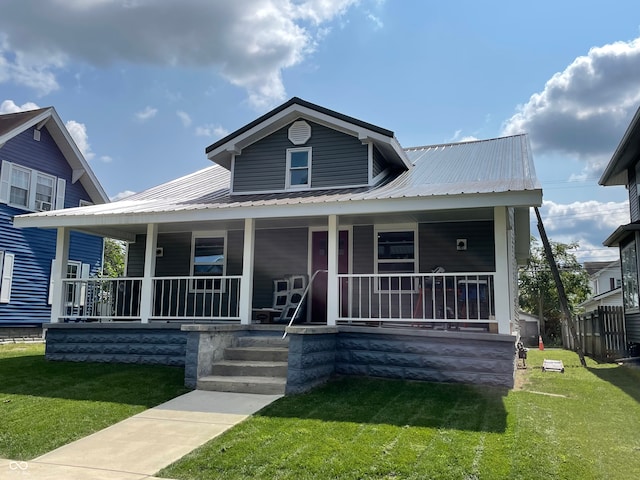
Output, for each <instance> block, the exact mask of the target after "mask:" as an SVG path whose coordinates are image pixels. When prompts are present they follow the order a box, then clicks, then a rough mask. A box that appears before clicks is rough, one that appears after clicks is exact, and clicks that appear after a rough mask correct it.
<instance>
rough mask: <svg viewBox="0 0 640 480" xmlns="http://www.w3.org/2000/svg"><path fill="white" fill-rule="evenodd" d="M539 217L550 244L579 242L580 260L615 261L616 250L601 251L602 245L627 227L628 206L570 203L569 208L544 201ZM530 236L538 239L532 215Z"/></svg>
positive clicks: (595, 202) (605, 203)
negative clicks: (614, 233)
mask: <svg viewBox="0 0 640 480" xmlns="http://www.w3.org/2000/svg"><path fill="white" fill-rule="evenodd" d="M540 215H541V216H542V221H543V223H544V227H545V230H546V231H547V235H548V237H549V238H550V239H551V240H552V241H557V242H563V243H571V242H578V243H579V245H580V247H579V249H578V251H577V254H578V255H577V256H578V258H579V259H580V260H582V261H584V260H594V259H602V260H608V259H615V258H616V257H617V255H618V250H617V249H611V248H607V247H604V246H603V245H602V242H603V241H604V240H605V239H606V238H607V237H608V236H609V235H610V234H611V233H612V232H613V231H614V230H615V229H616V228H618V226H620V225H623V224H626V223H629V203H628V202H626V201H625V202H598V201H596V200H589V201H586V202H573V203H569V204H562V203H556V202H552V201H545V202H544V203H543V205H542V207H541V208H540ZM531 218H532V221H533V222H534V226H533V227H532V230H531V233H532V234H534V235H536V236H538V230H537V227H536V226H535V224H536V221H535V215H534V214H533V213H532V215H531Z"/></svg>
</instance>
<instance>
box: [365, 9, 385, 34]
mask: <svg viewBox="0 0 640 480" xmlns="http://www.w3.org/2000/svg"><path fill="white" fill-rule="evenodd" d="M367 18H368V19H369V20H371V22H372V23H373V25H374V28H375V29H376V30H380V29H382V28H384V23H383V22H382V20H380V18H379V17H377V16H376V15H374V14H373V13H371V12H367Z"/></svg>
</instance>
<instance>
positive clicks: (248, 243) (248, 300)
mask: <svg viewBox="0 0 640 480" xmlns="http://www.w3.org/2000/svg"><path fill="white" fill-rule="evenodd" d="M255 237H256V221H255V219H253V218H245V219H244V245H243V250H242V279H241V280H240V323H241V324H242V325H249V324H250V323H251V308H252V306H253V267H254V264H253V259H254V251H255V248H254V244H255Z"/></svg>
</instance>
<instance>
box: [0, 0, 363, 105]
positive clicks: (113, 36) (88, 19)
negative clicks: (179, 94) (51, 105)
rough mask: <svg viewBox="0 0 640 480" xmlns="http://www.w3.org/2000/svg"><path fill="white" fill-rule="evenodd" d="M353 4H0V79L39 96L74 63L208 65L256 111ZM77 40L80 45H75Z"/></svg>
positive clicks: (148, 0) (291, 0)
mask: <svg viewBox="0 0 640 480" xmlns="http://www.w3.org/2000/svg"><path fill="white" fill-rule="evenodd" d="M356 3H358V0H302V1H301V0H243V1H242V2H231V1H215V2H214V1H204V0H166V1H163V2H158V1H155V0H118V1H115V0H114V1H107V0H90V1H80V0H40V1H38V2H37V8H36V7H35V6H34V2H33V1H25V0H4V1H3V13H2V15H1V16H0V35H2V37H0V38H2V39H3V40H2V43H0V82H2V81H9V80H12V81H15V82H18V83H22V84H25V85H29V86H31V87H32V88H36V89H37V90H38V91H40V92H47V91H52V90H54V89H55V88H58V85H57V83H56V78H55V72H57V71H58V70H60V69H62V68H63V67H65V66H67V65H68V64H69V63H70V62H72V61H80V62H84V63H87V64H90V65H93V66H97V67H108V66H111V65H114V64H117V63H119V62H127V63H130V64H146V65H154V66H169V67H198V68H201V67H209V68H212V69H214V70H215V71H216V72H217V73H219V74H221V75H222V76H223V77H224V78H225V79H226V80H228V81H229V82H231V83H232V84H234V85H237V86H239V87H241V88H244V89H245V90H246V91H247V94H248V98H249V102H250V103H251V104H252V105H253V106H254V107H255V108H258V109H264V108H266V107H269V106H272V105H273V104H274V103H277V102H279V101H281V100H282V99H284V98H285V95H286V92H285V88H284V85H283V83H282V71H283V70H284V69H286V68H290V67H292V66H294V65H297V64H299V63H300V62H302V61H303V60H304V59H305V58H306V57H307V56H308V55H309V54H310V53H311V52H313V50H314V49H315V47H316V44H317V42H318V38H319V37H318V36H317V35H318V32H319V31H320V30H321V29H323V28H324V27H326V24H328V23H330V22H332V21H333V20H335V19H336V18H339V17H340V16H342V15H343V14H344V13H345V12H346V11H347V10H348V9H349V8H350V7H352V6H353V5H354V4H356ZM79 38H81V39H82V41H78V39H79Z"/></svg>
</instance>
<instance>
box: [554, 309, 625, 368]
mask: <svg viewBox="0 0 640 480" xmlns="http://www.w3.org/2000/svg"><path fill="white" fill-rule="evenodd" d="M575 322H576V330H577V332H576V333H577V335H578V341H579V342H580V346H581V347H582V350H583V352H584V354H585V355H587V356H589V357H591V358H595V359H597V360H613V359H615V358H621V357H626V356H627V345H626V339H625V330H624V311H623V309H622V307H598V309H597V310H594V311H592V312H587V313H584V314H582V315H578V316H577V317H576V318H575ZM562 330H563V335H562V336H563V340H564V346H565V348H568V349H570V350H575V349H576V344H575V342H574V339H573V338H571V335H570V334H569V332H568V329H567V328H566V327H564V326H563V329H562Z"/></svg>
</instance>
